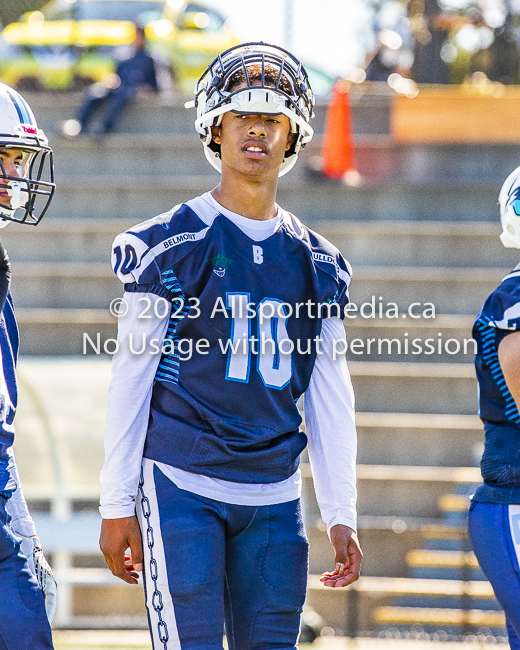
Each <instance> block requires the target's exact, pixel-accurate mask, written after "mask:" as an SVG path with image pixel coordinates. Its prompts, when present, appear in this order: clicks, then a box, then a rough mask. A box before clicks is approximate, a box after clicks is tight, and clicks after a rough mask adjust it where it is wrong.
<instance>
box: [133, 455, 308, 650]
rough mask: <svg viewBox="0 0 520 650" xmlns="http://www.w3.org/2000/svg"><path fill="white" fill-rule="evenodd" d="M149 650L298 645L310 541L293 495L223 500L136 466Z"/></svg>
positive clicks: (147, 465) (151, 467)
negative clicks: (277, 500)
mask: <svg viewBox="0 0 520 650" xmlns="http://www.w3.org/2000/svg"><path fill="white" fill-rule="evenodd" d="M137 513H138V519H139V524H140V526H141V532H142V537H143V550H144V577H145V592H146V605H147V610H148V620H149V625H150V632H151V635H152V640H153V647H154V650H174V649H175V650H177V649H182V650H222V638H223V632H224V621H225V628H226V635H227V640H228V644H229V648H230V650H277V649H282V648H283V649H285V650H287V649H294V648H296V647H297V642H298V636H299V630H300V615H301V612H302V609H303V603H304V600H305V592H306V585H307V572H308V541H307V538H306V535H305V531H304V527H303V521H302V517H301V511H300V503H299V500H296V501H290V502H288V503H281V504H277V505H273V506H259V507H253V506H239V505H230V504H226V503H222V502H220V501H215V500H213V499H208V498H205V497H202V496H198V495H196V494H193V493H191V492H187V491H185V490H181V489H179V488H178V487H177V486H176V485H175V484H174V483H172V481H171V480H170V479H168V478H167V477H166V476H165V475H164V474H163V473H162V472H161V471H160V469H159V468H158V467H157V466H156V465H155V463H154V462H153V461H150V460H148V459H145V460H144V463H143V479H142V483H141V487H140V492H139V495H138V498H137Z"/></svg>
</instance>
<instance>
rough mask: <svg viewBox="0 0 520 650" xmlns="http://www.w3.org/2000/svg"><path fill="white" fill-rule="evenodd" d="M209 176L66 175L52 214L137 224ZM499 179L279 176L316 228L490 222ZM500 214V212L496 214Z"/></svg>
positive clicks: (194, 191)
mask: <svg viewBox="0 0 520 650" xmlns="http://www.w3.org/2000/svg"><path fill="white" fill-rule="evenodd" d="M203 173H204V175H195V176H193V175H185V176H182V177H169V178H164V177H157V176H151V177H149V178H147V179H146V182H144V181H143V182H141V179H140V177H138V178H139V181H138V182H136V180H137V179H136V176H135V175H130V176H124V177H123V176H118V177H116V176H115V175H111V174H108V175H99V174H96V175H89V176H87V177H80V178H69V177H62V178H61V179H60V182H59V188H58V191H57V192H56V195H55V197H54V199H53V203H52V206H51V208H50V210H49V214H48V217H49V218H51V217H55V218H60V219H61V218H63V219H65V218H70V217H75V218H82V217H93V218H94V217H95V218H101V219H103V218H106V219H108V218H110V219H112V218H119V217H127V218H128V219H131V220H134V222H135V223H138V222H140V221H143V220H144V219H148V218H150V217H152V216H154V215H156V214H160V213H162V212H165V211H167V210H169V209H170V208H171V207H172V206H174V205H177V204H178V203H181V202H183V201H187V200H189V199H191V198H193V197H194V196H196V195H198V194H201V193H203V192H205V191H207V190H210V189H212V188H213V187H215V185H217V183H218V179H219V176H218V174H217V172H214V173H213V174H212V173H211V169H210V168H209V166H206V168H204V172H203ZM496 197H497V185H496V183H486V182H479V183H478V184H470V183H460V184H455V183H454V184H446V183H433V182H432V183H423V184H421V183H407V182H404V181H392V182H375V181H373V182H369V181H367V182H366V183H364V184H362V185H361V186H360V187H355V188H353V187H347V186H346V185H344V184H343V183H341V182H339V181H338V182H324V181H315V180H312V179H308V180H307V181H306V182H302V181H301V180H300V181H298V179H297V178H296V177H294V178H293V179H291V177H290V176H289V177H283V178H281V179H280V184H279V191H278V194H277V201H278V202H279V204H280V205H281V206H283V207H284V208H285V209H286V210H289V211H291V212H294V214H296V215H297V216H298V217H300V218H301V219H302V220H303V221H304V222H305V223H307V224H309V225H311V226H312V224H315V223H316V222H317V221H323V220H331V221H332V220H349V221H380V220H384V221H388V220H395V221H432V220H436V221H448V222H454V221H460V222H464V221H467V219H468V215H471V221H489V219H490V218H491V217H492V216H493V215H494V214H496V211H497V209H496ZM497 219H498V217H497Z"/></svg>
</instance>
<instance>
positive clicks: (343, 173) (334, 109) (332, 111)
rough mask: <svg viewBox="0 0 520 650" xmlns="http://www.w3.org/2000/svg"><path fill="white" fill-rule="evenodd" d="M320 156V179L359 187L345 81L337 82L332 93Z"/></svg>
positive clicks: (347, 85) (348, 87)
mask: <svg viewBox="0 0 520 650" xmlns="http://www.w3.org/2000/svg"><path fill="white" fill-rule="evenodd" d="M321 156H322V160H323V164H322V169H321V171H322V174H323V176H325V177H326V178H334V179H341V180H344V181H345V182H346V183H347V184H349V185H359V183H360V180H361V177H360V175H359V173H358V171H357V168H356V159H355V156H354V139H353V135H352V111H351V108H350V84H349V83H348V82H346V81H342V80H340V81H337V82H336V84H335V85H334V88H333V89H332V95H331V98H330V104H329V108H328V111H327V118H326V120H325V133H324V135H323V146H322V151H321Z"/></svg>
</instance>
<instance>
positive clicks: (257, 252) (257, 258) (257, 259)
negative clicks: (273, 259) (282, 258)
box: [253, 246, 264, 264]
mask: <svg viewBox="0 0 520 650" xmlns="http://www.w3.org/2000/svg"><path fill="white" fill-rule="evenodd" d="M263 261H264V251H263V249H262V247H261V246H253V262H254V263H255V264H262V262H263Z"/></svg>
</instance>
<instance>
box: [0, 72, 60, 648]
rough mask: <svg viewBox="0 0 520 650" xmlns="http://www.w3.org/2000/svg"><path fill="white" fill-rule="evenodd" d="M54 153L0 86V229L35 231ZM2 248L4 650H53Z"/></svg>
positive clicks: (0, 581)
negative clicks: (19, 424) (30, 505)
mask: <svg viewBox="0 0 520 650" xmlns="http://www.w3.org/2000/svg"><path fill="white" fill-rule="evenodd" d="M54 188H55V186H54V172H53V167H52V150H51V149H50V147H49V145H48V142H47V138H46V137H45V134H44V133H43V131H42V130H41V129H39V128H38V126H37V124H36V120H35V119H34V115H33V113H32V111H31V109H30V108H29V106H28V104H27V102H26V101H25V100H24V99H23V97H21V95H19V94H18V93H17V92H16V91H14V90H13V89H12V88H10V87H9V86H6V85H5V84H2V83H0V228H3V227H5V226H7V225H8V224H9V223H11V222H12V221H14V222H17V223H25V224H32V225H36V224H37V223H38V222H39V221H40V219H41V218H42V217H43V215H44V213H45V211H46V210H47V207H48V205H49V203H50V201H51V199H52V196H53V194H54ZM10 274H11V272H10V264H9V258H8V256H7V253H6V252H5V251H4V249H3V247H2V245H1V244H0V312H1V313H0V364H1V365H0V368H1V372H0V590H1V591H2V596H1V598H0V650H27V649H28V648H31V650H44V649H45V650H46V649H48V648H52V647H53V645H52V638H51V629H50V625H49V620H52V617H53V615H54V612H55V610H56V582H55V581H54V578H53V576H52V571H51V569H50V567H49V565H48V564H47V561H46V560H45V557H44V555H43V551H42V548H41V546H40V542H39V540H38V537H37V536H36V530H35V527H34V522H33V520H32V518H31V515H30V514H29V511H28V509H27V504H26V502H25V499H24V496H23V492H22V487H21V484H20V479H19V476H18V472H17V469H16V463H15V459H14V454H13V450H12V445H13V439H14V424H13V419H14V415H15V411H16V402H17V386H16V375H15V366H16V360H17V356H18V327H17V325H16V319H15V314H14V310H13V302H12V298H11V295H10V293H9V280H10Z"/></svg>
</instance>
